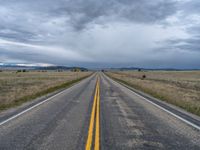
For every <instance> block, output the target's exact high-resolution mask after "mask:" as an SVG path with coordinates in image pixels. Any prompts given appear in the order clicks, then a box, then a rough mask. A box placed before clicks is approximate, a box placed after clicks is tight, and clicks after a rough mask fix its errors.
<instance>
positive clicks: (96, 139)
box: [94, 80, 100, 150]
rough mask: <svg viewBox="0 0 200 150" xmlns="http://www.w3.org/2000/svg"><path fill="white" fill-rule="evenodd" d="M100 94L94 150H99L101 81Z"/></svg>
mask: <svg viewBox="0 0 200 150" xmlns="http://www.w3.org/2000/svg"><path fill="white" fill-rule="evenodd" d="M97 88H98V90H97V91H98V92H97V111H96V128H95V129H96V130H95V145H94V149H95V150H99V147H100V145H99V135H100V126H99V114H100V87H99V80H98V86H97Z"/></svg>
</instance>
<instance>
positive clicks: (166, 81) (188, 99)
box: [108, 71, 200, 115]
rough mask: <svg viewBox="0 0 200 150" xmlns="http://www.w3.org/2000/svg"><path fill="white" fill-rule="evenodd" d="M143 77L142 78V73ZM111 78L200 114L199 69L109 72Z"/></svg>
mask: <svg viewBox="0 0 200 150" xmlns="http://www.w3.org/2000/svg"><path fill="white" fill-rule="evenodd" d="M144 74H145V75H146V78H145V79H142V76H143V75H144ZM108 75H110V76H111V77H113V78H116V79H118V80H121V81H123V82H124V83H126V84H129V85H131V86H133V87H134V88H136V89H139V90H141V91H144V92H146V93H148V94H150V95H152V96H154V97H156V98H159V99H161V100H164V101H167V102H168V103H171V104H174V105H176V106H179V107H181V108H183V109H185V110H187V111H189V112H191V113H194V114H197V115H200V71H146V72H137V71H129V72H128V71H127V72H109V73H108Z"/></svg>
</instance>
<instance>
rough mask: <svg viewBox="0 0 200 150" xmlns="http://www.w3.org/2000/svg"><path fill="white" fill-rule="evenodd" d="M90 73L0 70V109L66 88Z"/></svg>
mask: <svg viewBox="0 0 200 150" xmlns="http://www.w3.org/2000/svg"><path fill="white" fill-rule="evenodd" d="M90 74H91V72H70V71H68V72H67V71H66V72H65V71H64V72H56V71H28V72H27V71H2V72H0V111H1V110H5V109H7V108H10V107H13V106H17V105H20V104H22V103H24V102H26V101H29V100H32V99H35V98H37V97H40V96H43V95H45V94H48V93H51V92H54V91H56V90H59V89H62V88H66V87H68V86H70V85H72V84H74V83H76V82H78V81H80V80H82V79H84V78H86V77H88V76H89V75H90Z"/></svg>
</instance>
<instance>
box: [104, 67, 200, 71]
mask: <svg viewBox="0 0 200 150" xmlns="http://www.w3.org/2000/svg"><path fill="white" fill-rule="evenodd" d="M107 70H115V71H133V70H144V71H145V70H146V71H148V70H149V71H150V70H151V71H184V70H199V69H176V68H139V67H121V68H109V69H107Z"/></svg>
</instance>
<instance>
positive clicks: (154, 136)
mask: <svg viewBox="0 0 200 150" xmlns="http://www.w3.org/2000/svg"><path fill="white" fill-rule="evenodd" d="M23 112H24V113H20V114H19V113H17V114H15V115H14V116H13V117H9V118H6V119H5V117H1V118H3V119H1V118H0V124H1V125H0V149H2V150H7V149H8V150H10V149H11V150H12V149H13V150H17V149H19V150H21V149H45V150H46V149H52V150H55V149H56V150H59V149H61V150H78V149H86V150H90V149H95V150H98V149H102V150H104V149H105V150H118V149H119V150H121V149H127V150H129V149H170V150H171V149H180V150H190V149H200V131H199V130H198V129H196V128H194V127H193V126H191V125H189V124H187V123H185V122H184V121H182V120H181V119H179V118H177V117H175V116H173V115H171V114H170V113H167V112H166V111H164V110H162V109H160V108H159V107H156V106H155V105H153V104H151V103H149V102H148V101H145V100H144V99H143V98H142V97H141V96H139V95H137V94H136V93H134V92H132V91H131V90H129V89H128V88H126V87H124V86H122V85H121V84H119V83H117V82H115V81H113V80H112V79H110V78H108V77H107V76H105V75H104V74H103V73H97V74H95V75H93V76H91V77H89V78H87V79H85V80H83V81H81V82H80V83H78V84H76V85H74V86H73V87H71V88H69V89H66V90H65V91H63V92H62V93H60V94H57V95H56V96H54V97H52V98H50V99H48V100H46V101H45V102H43V103H41V104H39V105H37V106H35V107H33V106H32V108H31V109H30V108H29V109H28V110H27V111H26V110H23ZM10 118H11V119H10ZM197 122H198V120H197Z"/></svg>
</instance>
